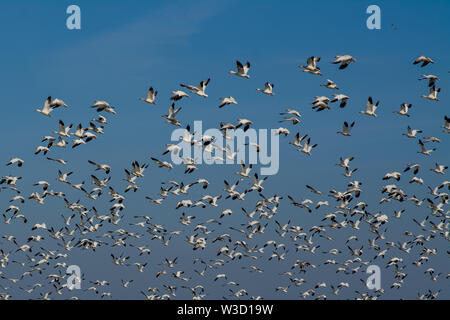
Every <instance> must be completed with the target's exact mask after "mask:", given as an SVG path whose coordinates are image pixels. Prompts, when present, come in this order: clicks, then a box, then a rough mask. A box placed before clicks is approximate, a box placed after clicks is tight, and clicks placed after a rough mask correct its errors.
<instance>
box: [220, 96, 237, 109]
mask: <svg viewBox="0 0 450 320" xmlns="http://www.w3.org/2000/svg"><path fill="white" fill-rule="evenodd" d="M220 100H221V101H222V102H221V103H220V105H219V108H222V107H224V106H226V105H228V104H237V101H236V100H235V99H234V98H233V97H232V96H229V97H228V98H220Z"/></svg>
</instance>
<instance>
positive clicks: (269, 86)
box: [256, 82, 274, 96]
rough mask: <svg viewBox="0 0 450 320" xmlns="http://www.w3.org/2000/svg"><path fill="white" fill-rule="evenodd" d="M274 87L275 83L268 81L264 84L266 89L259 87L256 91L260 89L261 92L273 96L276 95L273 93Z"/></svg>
mask: <svg viewBox="0 0 450 320" xmlns="http://www.w3.org/2000/svg"><path fill="white" fill-rule="evenodd" d="M273 87H274V84H273V83H269V82H266V83H265V84H264V89H259V88H258V89H256V91H260V92H262V93H264V94H267V95H269V96H273V95H274V94H273Z"/></svg>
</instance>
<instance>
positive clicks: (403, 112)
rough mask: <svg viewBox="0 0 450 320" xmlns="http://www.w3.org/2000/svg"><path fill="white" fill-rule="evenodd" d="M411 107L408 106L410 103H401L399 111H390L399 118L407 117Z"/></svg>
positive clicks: (410, 105)
mask: <svg viewBox="0 0 450 320" xmlns="http://www.w3.org/2000/svg"><path fill="white" fill-rule="evenodd" d="M411 107H412V104H410V103H402V104H401V105H400V111H398V110H395V111H392V112H393V113H397V114H399V115H401V116H407V117H409V116H410V115H409V114H408V110H409V109H411Z"/></svg>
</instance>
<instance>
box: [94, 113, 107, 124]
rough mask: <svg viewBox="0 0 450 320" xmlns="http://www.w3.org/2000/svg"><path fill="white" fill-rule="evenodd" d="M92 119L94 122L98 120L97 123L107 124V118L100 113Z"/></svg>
mask: <svg viewBox="0 0 450 320" xmlns="http://www.w3.org/2000/svg"><path fill="white" fill-rule="evenodd" d="M92 121H95V122H98V123H101V124H108V120H107V119H106V118H105V117H104V116H102V115H98V117H97V118H94V119H92Z"/></svg>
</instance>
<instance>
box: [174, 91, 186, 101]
mask: <svg viewBox="0 0 450 320" xmlns="http://www.w3.org/2000/svg"><path fill="white" fill-rule="evenodd" d="M171 93H172V96H171V97H170V100H174V101H178V100H180V99H181V98H183V97H186V98H188V97H189V95H188V94H187V93H186V92H184V91H181V90H177V91H172V92H171Z"/></svg>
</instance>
